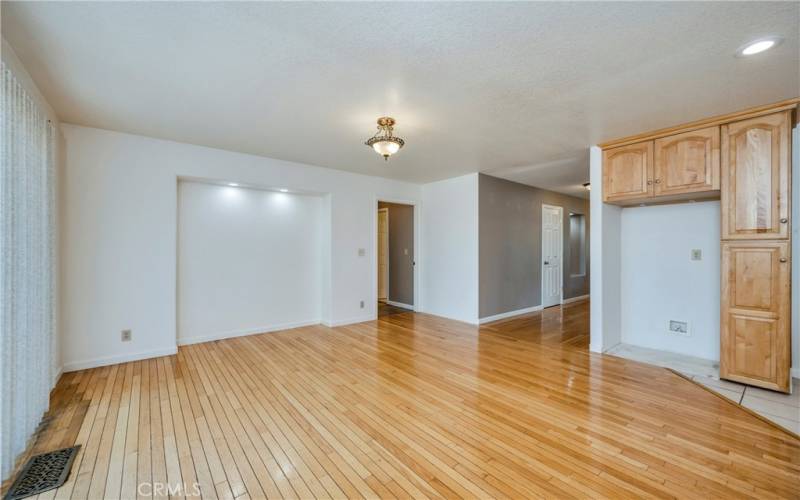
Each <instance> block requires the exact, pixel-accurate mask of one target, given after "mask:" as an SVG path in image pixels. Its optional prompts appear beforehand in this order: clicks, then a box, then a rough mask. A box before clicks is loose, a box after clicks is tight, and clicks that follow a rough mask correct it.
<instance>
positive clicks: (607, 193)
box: [603, 126, 720, 205]
mask: <svg viewBox="0 0 800 500" xmlns="http://www.w3.org/2000/svg"><path fill="white" fill-rule="evenodd" d="M719 175H720V128H719V127H718V126H715V127H707V128H701V129H699V130H693V131H690V132H684V133H680V134H675V135H670V136H667V137H661V138H658V139H656V140H655V141H643V142H637V143H634V144H629V145H626V146H620V147H617V148H613V149H607V150H605V151H604V152H603V201H605V202H607V203H614V204H617V205H635V204H639V203H651V202H653V203H664V202H670V201H681V200H684V201H685V200H690V199H707V198H717V197H718V196H719V188H720V176H719Z"/></svg>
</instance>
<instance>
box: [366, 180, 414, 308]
mask: <svg viewBox="0 0 800 500" xmlns="http://www.w3.org/2000/svg"><path fill="white" fill-rule="evenodd" d="M379 202H384V203H397V204H400V205H409V206H411V207H413V208H414V248H413V252H412V253H413V259H414V260H413V262H414V304H413V306H414V309H413V310H414V311H415V312H420V311H422V306H421V303H422V297H421V294H420V289H421V288H420V285H421V283H420V277H421V275H422V265H421V255H422V253H421V251H420V248H421V247H422V237H421V230H420V229H421V227H422V225H421V224H420V218H421V213H420V212H422V210H420V207H421V203H420V202H419V201H418V200H404V199H398V198H393V197H391V196H375V197H373V199H372V206H371V207H370V210H371V212H372V234H373V235H375V237H374V238H372V259H371V260H372V266H371V268H372V271H371V273H370V275H371V276H372V294H371V296H370V299H371V300H370V304H371V305H370V307H371V308H372V310H371V311H370V317H371V318H372V319H373V320H375V319H378V238H377V235H378V203H379Z"/></svg>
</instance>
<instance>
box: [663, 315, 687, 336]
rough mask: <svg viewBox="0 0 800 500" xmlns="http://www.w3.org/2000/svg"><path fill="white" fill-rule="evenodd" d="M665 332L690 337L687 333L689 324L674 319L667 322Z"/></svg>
mask: <svg viewBox="0 0 800 500" xmlns="http://www.w3.org/2000/svg"><path fill="white" fill-rule="evenodd" d="M667 332H669V333H672V334H674V335H682V336H684V337H689V336H691V335H692V334H691V333H690V332H689V322H688V321H678V320H676V319H671V320H669V322H667Z"/></svg>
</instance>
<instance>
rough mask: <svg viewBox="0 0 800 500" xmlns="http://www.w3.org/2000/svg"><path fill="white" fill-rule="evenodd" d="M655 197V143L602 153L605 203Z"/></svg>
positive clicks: (638, 144)
mask: <svg viewBox="0 0 800 500" xmlns="http://www.w3.org/2000/svg"><path fill="white" fill-rule="evenodd" d="M650 196H653V141H646V142H640V143H637V144H630V145H628V146H622V147H619V148H614V149H609V150H606V151H603V200H604V201H608V202H614V201H624V200H638V199H641V198H647V197H650Z"/></svg>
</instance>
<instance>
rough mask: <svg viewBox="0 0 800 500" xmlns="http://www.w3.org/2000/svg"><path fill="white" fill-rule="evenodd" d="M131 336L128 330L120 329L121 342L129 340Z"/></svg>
mask: <svg viewBox="0 0 800 500" xmlns="http://www.w3.org/2000/svg"><path fill="white" fill-rule="evenodd" d="M132 337H133V333H131V331H130V330H122V341H123V342H130V341H131V338H132Z"/></svg>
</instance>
